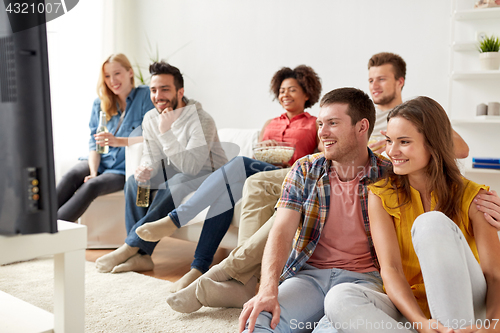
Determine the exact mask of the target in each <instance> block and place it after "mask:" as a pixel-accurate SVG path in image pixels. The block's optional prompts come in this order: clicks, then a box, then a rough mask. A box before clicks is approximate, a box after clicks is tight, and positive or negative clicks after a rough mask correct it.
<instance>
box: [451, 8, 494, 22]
mask: <svg viewBox="0 0 500 333" xmlns="http://www.w3.org/2000/svg"><path fill="white" fill-rule="evenodd" d="M499 17H500V7H493V8H477V9H468V10H458V11H455V13H454V14H453V18H454V19H455V20H456V21H466V20H482V19H494V18H499Z"/></svg>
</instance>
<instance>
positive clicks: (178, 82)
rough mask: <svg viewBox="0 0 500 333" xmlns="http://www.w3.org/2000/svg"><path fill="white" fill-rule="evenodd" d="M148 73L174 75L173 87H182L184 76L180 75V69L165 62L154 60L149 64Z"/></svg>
mask: <svg viewBox="0 0 500 333" xmlns="http://www.w3.org/2000/svg"><path fill="white" fill-rule="evenodd" d="M149 74H151V76H154V75H161V74H170V75H172V76H173V77H174V85H175V89H177V90H179V89H181V88H184V78H183V77H182V74H181V71H180V70H179V69H178V68H177V67H175V66H172V65H170V64H168V63H166V62H164V61H163V60H162V61H156V62H153V63H152V64H151V65H149Z"/></svg>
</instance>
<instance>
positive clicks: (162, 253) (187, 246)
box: [85, 237, 229, 282]
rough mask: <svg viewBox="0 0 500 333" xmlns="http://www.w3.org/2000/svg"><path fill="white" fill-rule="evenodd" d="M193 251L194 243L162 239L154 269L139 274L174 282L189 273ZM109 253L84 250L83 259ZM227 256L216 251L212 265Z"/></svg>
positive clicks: (154, 258) (222, 250)
mask: <svg viewBox="0 0 500 333" xmlns="http://www.w3.org/2000/svg"><path fill="white" fill-rule="evenodd" d="M195 249H196V243H193V242H188V241H184V240H180V239H176V238H170V237H166V238H163V239H162V240H161V241H160V243H158V245H157V246H156V248H155V251H154V252H153V255H152V256H151V257H152V258H153V262H154V263H155V268H154V269H153V270H152V271H147V272H141V274H144V275H149V276H152V277H155V278H158V279H162V280H168V281H171V282H175V281H177V280H178V279H180V278H181V277H182V276H183V275H184V274H186V273H187V272H189V270H190V267H191V262H192V261H193V259H194V257H193V256H194V251H195ZM111 251H113V250H86V251H85V258H86V260H87V261H93V262H95V261H96V259H97V258H99V257H101V256H103V255H105V254H106V253H109V252H111ZM228 254H229V251H228V250H226V249H218V250H217V253H216V254H215V257H214V262H213V263H212V264H213V265H215V264H218V263H219V262H221V261H222V260H224V258H226V257H227V255H228Z"/></svg>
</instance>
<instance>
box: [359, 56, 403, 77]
mask: <svg viewBox="0 0 500 333" xmlns="http://www.w3.org/2000/svg"><path fill="white" fill-rule="evenodd" d="M385 64H391V65H392V68H394V77H395V78H396V80H397V79H399V78H400V77H402V78H403V79H406V62H405V61H404V60H403V58H401V57H400V56H399V55H397V54H395V53H390V52H381V53H377V54H374V55H373V56H372V57H371V58H370V60H368V69H370V68H371V67H378V66H382V65H385Z"/></svg>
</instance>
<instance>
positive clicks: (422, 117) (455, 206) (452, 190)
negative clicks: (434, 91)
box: [387, 96, 464, 222]
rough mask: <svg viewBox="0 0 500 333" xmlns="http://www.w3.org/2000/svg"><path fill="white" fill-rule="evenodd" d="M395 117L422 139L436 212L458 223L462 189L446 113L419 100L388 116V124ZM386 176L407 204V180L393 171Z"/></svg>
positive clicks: (433, 103) (428, 101)
mask: <svg viewBox="0 0 500 333" xmlns="http://www.w3.org/2000/svg"><path fill="white" fill-rule="evenodd" d="M395 117H402V118H404V119H406V120H408V121H410V122H411V123H412V124H413V125H414V126H415V127H416V128H417V130H418V131H419V132H420V133H422V134H423V135H424V138H425V146H426V148H427V150H428V151H429V152H430V154H431V159H430V161H429V164H428V165H427V167H426V174H427V175H428V176H429V189H430V190H431V192H434V193H435V195H436V201H437V202H436V207H435V210H437V211H440V212H443V213H444V214H445V215H446V216H448V217H449V218H450V219H452V220H454V221H455V222H459V220H460V206H461V202H462V201H461V198H462V194H463V190H464V186H463V181H462V176H461V174H460V170H459V168H458V166H457V163H456V159H455V154H454V149H453V134H452V133H453V132H452V128H451V124H450V121H449V119H448V116H447V115H446V112H445V111H444V109H443V108H442V107H441V105H439V103H438V102H436V101H435V100H433V99H431V98H429V97H423V96H420V97H417V98H415V99H412V100H409V101H407V102H405V103H403V104H401V105H399V106H397V107H395V108H394V109H393V110H392V111H391V112H390V113H389V115H388V116H387V121H389V120H390V119H391V118H395ZM387 176H388V177H389V178H390V179H391V181H392V184H393V187H394V189H395V190H396V191H397V192H399V193H400V194H402V195H403V203H402V204H401V205H404V204H406V203H407V202H409V201H410V200H411V199H410V198H411V192H410V191H411V190H410V182H409V180H408V176H407V175H396V174H395V173H394V170H392V169H391V170H389V172H388V175H387Z"/></svg>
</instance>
